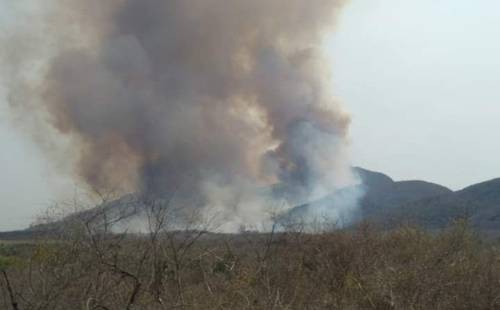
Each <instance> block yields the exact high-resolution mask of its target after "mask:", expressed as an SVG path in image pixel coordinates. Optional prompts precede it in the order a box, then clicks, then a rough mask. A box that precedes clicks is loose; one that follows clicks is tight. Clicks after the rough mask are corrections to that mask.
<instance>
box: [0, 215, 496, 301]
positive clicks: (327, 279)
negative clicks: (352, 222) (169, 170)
mask: <svg viewBox="0 0 500 310" xmlns="http://www.w3.org/2000/svg"><path fill="white" fill-rule="evenodd" d="M80 228H81V229H73V230H71V231H66V232H65V234H63V235H61V236H60V237H59V239H57V240H55V239H54V238H51V239H50V241H47V240H43V239H42V240H37V241H36V242H30V243H28V244H19V243H15V244H4V245H0V309H50V310H52V309H89V310H90V309H94V310H97V309H101V310H103V309H110V310H111V309H120V310H122V309H500V250H499V249H497V248H496V247H495V246H494V245H493V244H490V243H489V244H485V243H483V242H481V241H480V240H479V239H478V238H476V236H475V235H474V234H473V233H472V232H471V231H470V230H469V229H468V227H467V225H466V224H465V223H458V224H456V225H455V226H453V227H451V228H449V229H448V230H446V231H443V232H441V233H439V234H435V233H432V234H431V233H428V232H424V231H421V230H418V229H414V228H410V227H401V228H399V229H397V230H394V231H391V232H381V231H377V230H376V229H374V228H372V227H370V226H369V225H366V224H363V225H360V226H359V227H358V228H357V229H355V230H350V231H333V232H324V233H320V234H306V233H299V232H293V233H292V232H291V233H283V232H281V233H268V234H256V233H242V234H239V235H217V234H206V233H204V231H201V230H200V231H184V232H172V231H163V230H161V229H159V228H160V226H157V228H158V229H153V230H152V231H151V232H150V233H148V234H145V235H140V236H139V235H127V234H111V233H103V232H102V231H101V232H97V231H94V230H92V229H89V227H88V226H87V229H86V228H85V226H81V227H80Z"/></svg>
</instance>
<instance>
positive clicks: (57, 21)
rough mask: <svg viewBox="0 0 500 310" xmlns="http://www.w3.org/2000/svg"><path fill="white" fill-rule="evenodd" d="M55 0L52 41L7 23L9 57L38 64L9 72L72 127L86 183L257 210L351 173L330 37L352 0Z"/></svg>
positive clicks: (320, 189)
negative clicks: (325, 42)
mask: <svg viewBox="0 0 500 310" xmlns="http://www.w3.org/2000/svg"><path fill="white" fill-rule="evenodd" d="M47 2H50V3H49V4H46V7H45V9H44V10H43V13H39V14H37V15H35V17H34V18H35V22H36V23H35V24H36V25H37V27H39V28H38V31H39V32H40V38H43V40H40V42H45V45H44V46H45V48H42V45H40V46H39V47H38V51H37V48H36V47H35V49H34V50H30V51H19V50H21V49H24V48H26V45H27V44H26V39H27V38H26V37H25V36H23V35H21V34H22V30H23V29H24V28H23V27H20V28H21V29H16V30H15V31H14V34H13V35H11V36H10V37H9V46H10V48H9V50H10V52H9V53H6V55H4V56H3V58H4V60H5V58H8V62H10V63H11V64H12V63H17V69H20V68H25V67H26V63H27V59H31V60H32V63H35V64H36V68H37V69H36V71H37V73H36V74H38V76H39V77H40V78H39V79H32V80H30V81H27V80H28V79H27V78H26V77H25V76H24V75H22V74H19V73H16V74H14V73H12V74H10V75H9V77H10V80H9V84H8V85H9V87H11V88H12V89H13V90H12V95H11V96H10V101H11V105H12V106H13V110H14V111H17V113H21V114H22V113H25V114H26V113H27V114H30V115H35V114H37V115H43V117H39V120H40V119H41V123H43V124H45V125H47V124H48V125H49V126H45V128H49V130H52V131H55V132H56V133H57V134H58V136H60V137H61V136H62V137H65V138H66V139H67V140H69V142H70V147H71V148H70V149H71V150H72V153H71V154H72V159H71V161H72V163H73V164H74V165H73V172H74V174H75V175H76V176H77V177H78V178H79V179H80V180H82V181H83V182H84V183H85V184H87V185H88V186H90V187H91V188H94V189H98V190H102V189H105V188H121V189H123V190H125V191H142V192H146V191H147V192H149V193H154V194H155V195H159V196H165V195H169V194H170V193H172V191H175V192H176V195H178V196H179V197H189V198H193V197H196V202H193V204H196V205H197V206H198V207H203V208H207V207H211V208H213V209H215V210H218V211H220V212H222V213H225V214H226V215H230V216H232V218H233V219H235V220H234V221H235V222H239V223H256V222H258V221H261V220H262V219H263V218H264V217H265V213H266V212H268V210H269V206H270V205H273V204H274V205H276V204H280V203H281V202H280V201H283V204H284V205H285V207H286V206H291V205H293V204H300V203H304V202H307V201H310V200H313V199H317V198H321V197H322V196H325V195H327V194H329V193H332V192H335V191H336V190H337V189H339V188H342V187H345V186H349V185H351V184H353V177H352V175H351V170H350V163H349V157H348V151H347V134H348V127H349V116H348V114H346V113H345V112H344V111H343V109H342V107H341V106H340V104H339V103H338V102H337V101H336V100H335V99H334V98H333V96H332V94H331V93H330V91H329V89H328V88H329V87H328V78H329V76H328V74H329V72H328V70H326V69H325V68H326V67H328V66H325V62H324V59H323V56H322V51H321V40H322V38H323V35H324V34H325V33H328V32H330V31H332V30H334V29H333V28H334V25H335V19H336V15H337V13H338V11H339V10H340V9H341V7H342V4H343V1H340V0H317V1H306V0H252V1H248V0H231V1H228V0H106V1H103V0H86V1H81V0H64V1H62V0H61V1H56V0H54V1H47ZM13 29H14V28H13ZM16 32H17V33H16ZM42 32H43V33H42ZM26 33H29V32H27V31H26V32H24V34H26ZM20 53H21V54H20ZM23 53H25V54H23ZM14 58H15V59H14ZM23 61H24V67H23V66H22V63H23ZM25 118H26V117H25ZM28 119H31V118H29V117H28ZM37 128H38V129H37V130H36V131H37V136H38V140H43V139H44V135H43V134H41V133H40V128H41V127H40V126H38V127H37ZM44 130H46V129H44ZM45 139H49V138H45ZM65 154H68V153H65ZM59 159H61V157H60V156H59ZM66 160H68V159H66ZM278 192H279V193H280V194H279V195H277V193H278ZM277 196H279V197H280V198H282V199H281V200H278V199H277Z"/></svg>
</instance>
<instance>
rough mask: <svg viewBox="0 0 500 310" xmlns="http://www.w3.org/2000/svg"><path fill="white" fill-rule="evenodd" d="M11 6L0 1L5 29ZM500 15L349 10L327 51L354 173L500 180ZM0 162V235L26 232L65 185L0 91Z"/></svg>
mask: <svg viewBox="0 0 500 310" xmlns="http://www.w3.org/2000/svg"><path fill="white" fill-rule="evenodd" d="M11 1H13V0H0V19H3V20H4V21H5V19H6V18H12V12H11V11H9V9H8V7H9V3H12V2H11ZM26 2H33V1H28V0H26ZM35 2H36V1H35ZM499 11H500V2H498V1H495V0H476V1H470V0H353V1H352V3H351V4H350V5H348V7H347V8H346V10H345V11H344V13H343V15H342V18H341V22H340V25H339V30H338V32H337V33H336V34H335V35H334V36H333V38H332V40H331V42H330V43H329V44H328V45H327V48H328V53H329V54H330V55H332V57H331V58H332V63H333V67H334V81H333V84H334V85H332V87H334V91H335V93H336V94H337V96H338V97H339V98H340V99H341V100H342V101H343V102H344V104H345V106H346V108H347V109H349V110H350V111H351V112H352V115H353V123H352V135H351V136H352V146H353V147H352V153H353V163H354V165H358V166H362V167H365V168H368V169H372V170H378V171H382V172H384V173H387V174H389V175H390V176H392V177H393V178H395V179H425V180H428V181H433V182H437V183H441V184H443V185H446V186H449V187H451V188H453V189H459V188H462V187H464V186H467V185H469V184H472V183H475V182H480V181H483V180H487V179H491V178H495V177H500V139H499V137H498V136H499V133H500V60H499V57H498V55H500V40H499V39H498V35H499V32H500V18H498V12H499ZM0 25H1V24H0ZM0 31H2V29H1V28H0ZM0 48H1V47H0ZM0 163H1V164H2V165H1V167H2V170H1V171H0V201H1V202H0V215H1V216H0V230H8V229H14V228H20V227H24V226H26V225H28V224H29V222H31V220H32V219H33V217H34V215H36V214H37V213H39V212H40V211H41V210H43V209H44V208H45V207H46V206H47V205H49V204H50V203H51V201H52V200H53V199H55V197H56V195H55V192H56V190H55V188H56V187H58V186H59V185H58V183H60V181H58V180H57V179H55V176H54V175H51V174H50V173H49V172H50V171H51V166H50V164H49V163H48V162H47V161H46V160H45V159H44V158H43V156H41V154H40V152H39V151H38V149H37V147H36V146H35V145H33V143H32V142H31V141H30V139H29V137H27V136H26V135H24V134H23V133H22V132H19V131H18V130H16V129H15V128H14V126H13V125H12V124H11V123H10V121H9V118H8V113H7V108H6V104H5V91H4V90H3V89H2V88H1V85H0Z"/></svg>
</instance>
